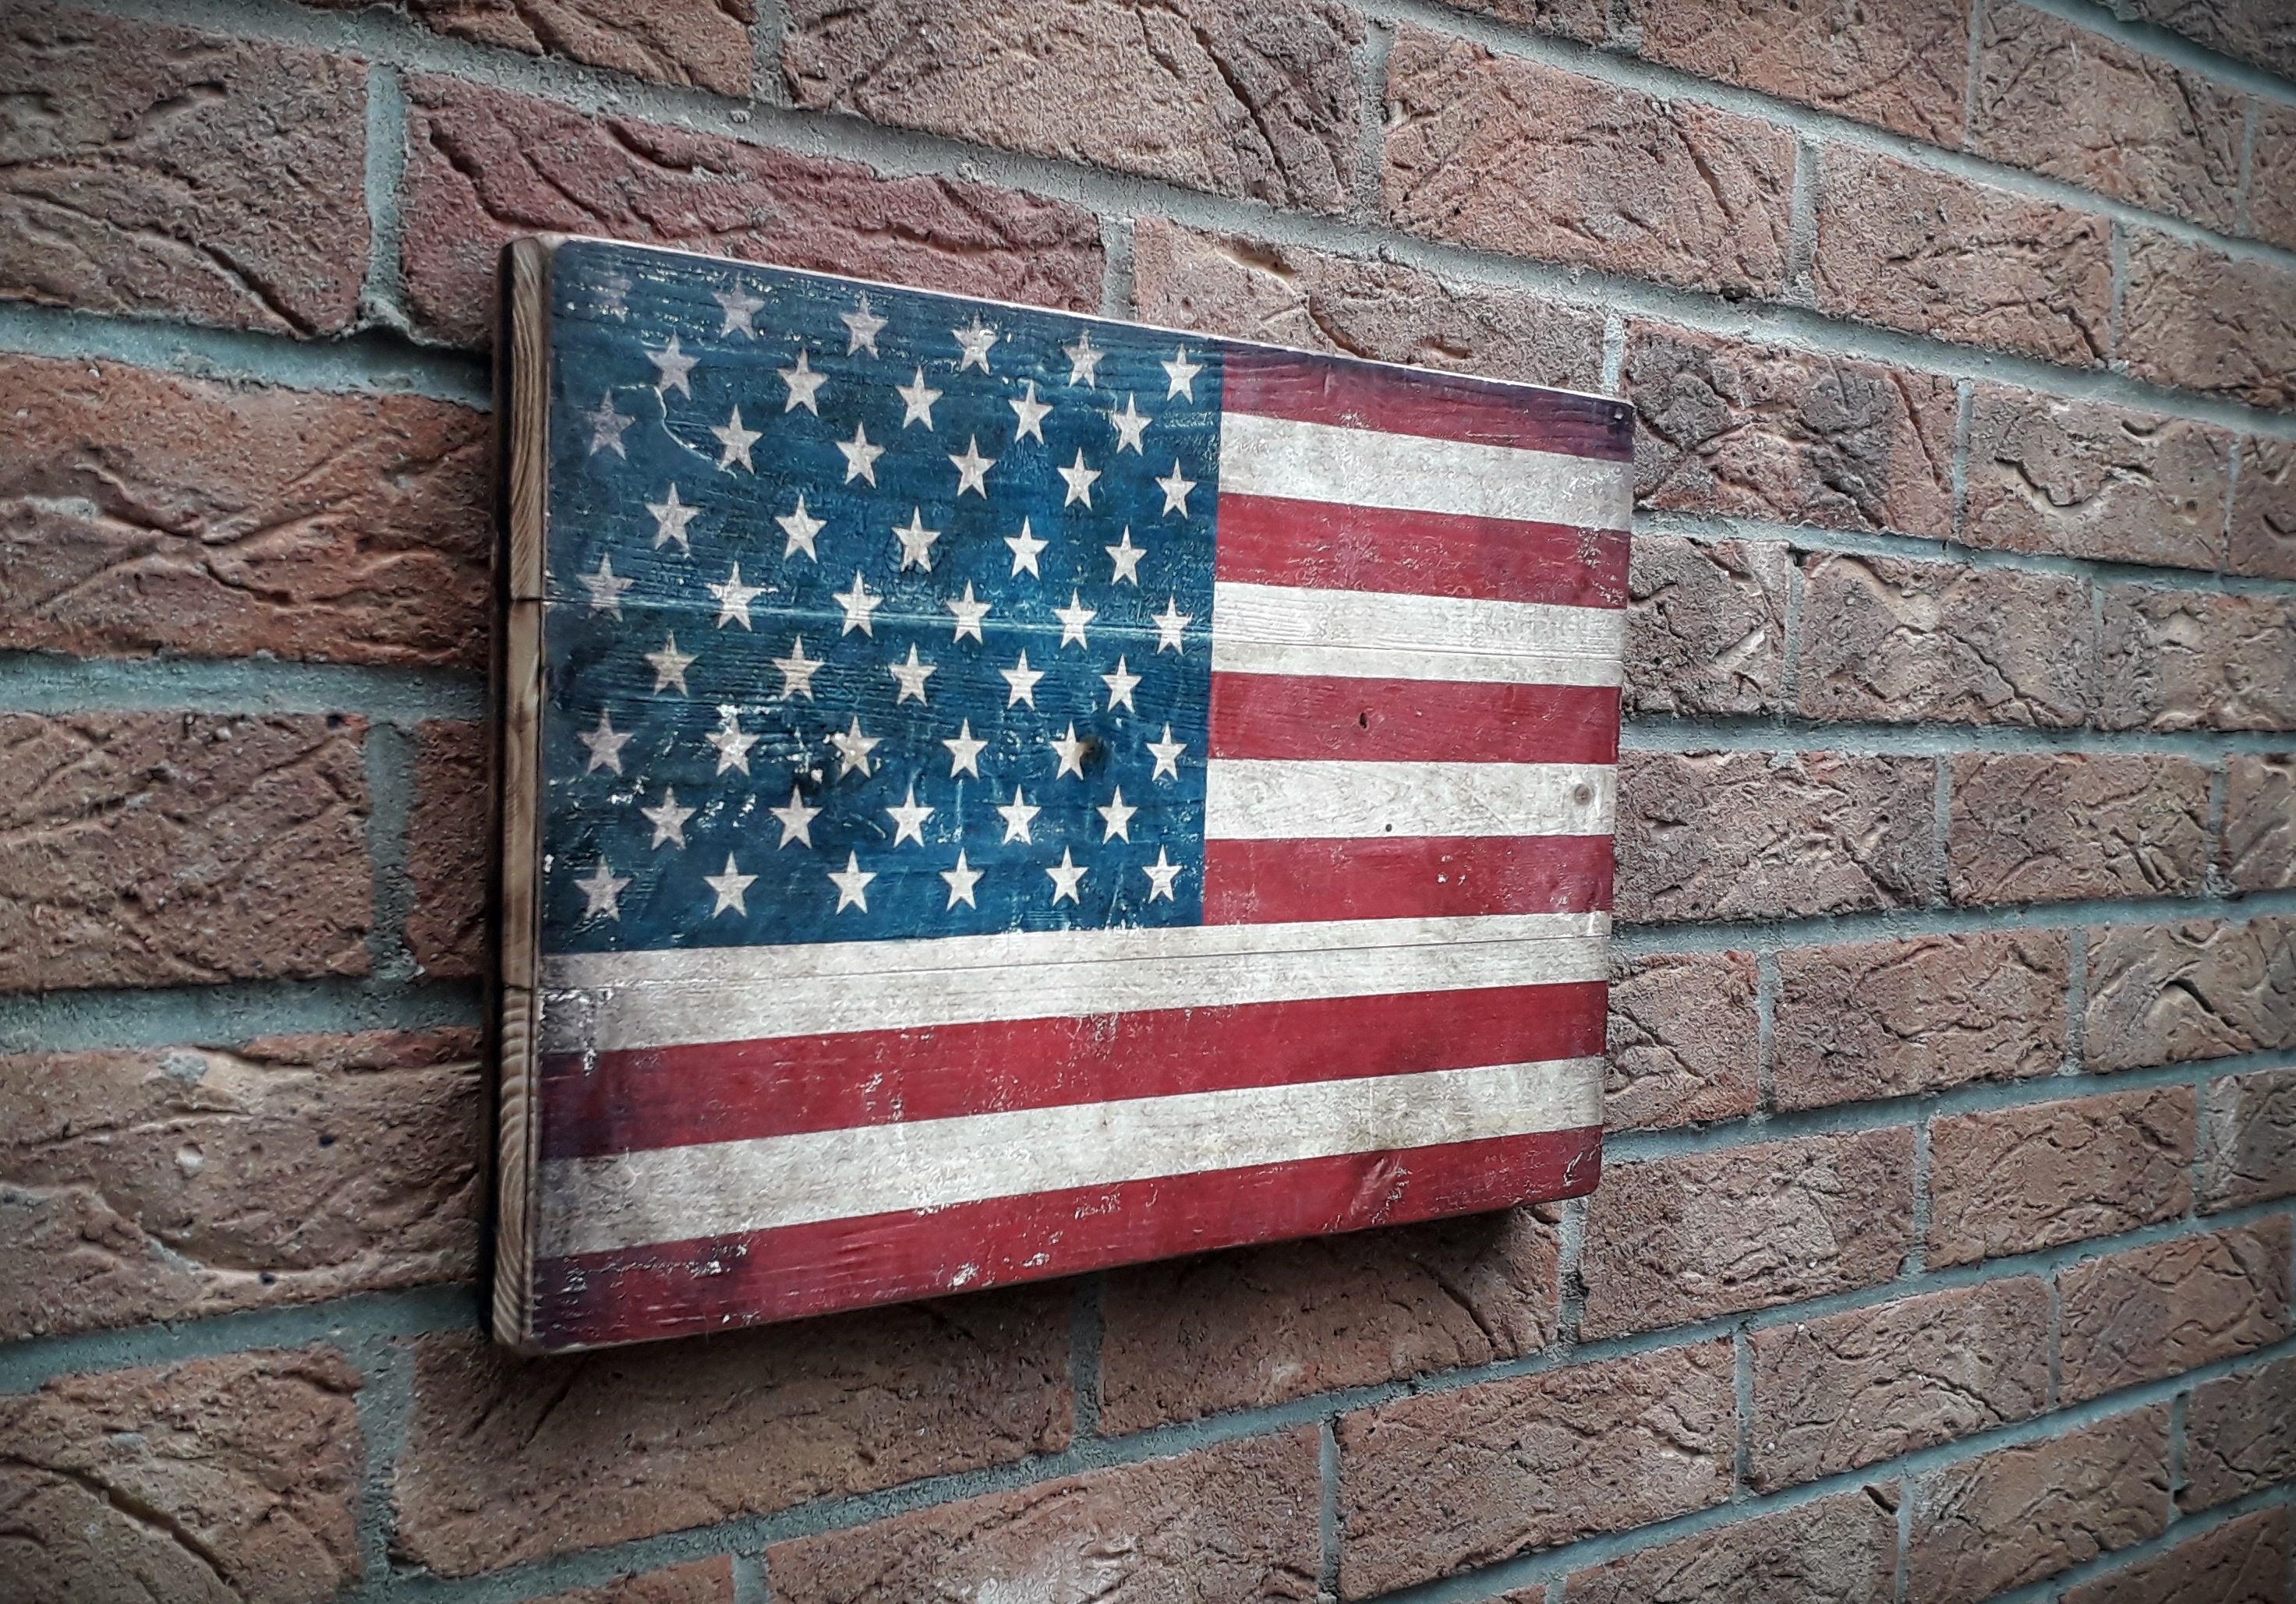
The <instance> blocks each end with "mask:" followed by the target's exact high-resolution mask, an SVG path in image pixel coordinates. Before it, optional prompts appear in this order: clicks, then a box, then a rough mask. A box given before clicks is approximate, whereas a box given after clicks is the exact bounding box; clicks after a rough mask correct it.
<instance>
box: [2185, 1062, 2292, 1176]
mask: <svg viewBox="0 0 2296 1604" xmlns="http://www.w3.org/2000/svg"><path fill="white" fill-rule="evenodd" d="M2292 1192H2296V1069H2260V1070H2259V1071H2258V1072H2257V1073H2255V1074H2254V1075H2228V1076H2225V1077H2224V1078H2223V1079H2222V1080H2214V1081H2210V1083H2209V1093H2208V1104H2207V1114H2206V1116H2205V1117H2203V1118H2202V1121H2201V1207H2202V1208H2209V1209H2217V1208H2237V1207H2240V1206H2241V1205H2243V1204H2244V1203H2261V1202H2263V1201H2265V1200H2266V1199H2271V1198H2284V1197H2286V1196H2288V1195H2289V1194H2290V1193H2292Z"/></svg>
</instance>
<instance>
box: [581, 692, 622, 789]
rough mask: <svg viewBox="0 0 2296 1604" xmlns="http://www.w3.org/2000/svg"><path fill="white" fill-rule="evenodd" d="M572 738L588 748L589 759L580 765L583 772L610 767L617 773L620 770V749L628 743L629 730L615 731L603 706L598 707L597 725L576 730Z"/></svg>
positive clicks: (593, 771)
mask: <svg viewBox="0 0 2296 1604" xmlns="http://www.w3.org/2000/svg"><path fill="white" fill-rule="evenodd" d="M574 738H575V739H576V740H577V741H580V742H581V743H582V744H583V745H584V746H586V747H588V748H589V749H590V761H589V762H588V763H586V764H585V765H583V766H582V772H583V773H586V774H589V773H596V772H597V771H598V770H600V769H611V770H613V772H614V773H618V774H619V773H621V772H622V749H623V748H624V747H626V746H627V745H628V744H629V743H630V736H629V732H628V731H627V730H625V731H623V732H621V733H619V734H617V733H615V732H614V726H613V723H612V721H611V720H610V719H608V718H607V716H606V710H605V709H604V708H599V709H598V727H597V728H596V729H594V730H578V731H576V732H575V737H574Z"/></svg>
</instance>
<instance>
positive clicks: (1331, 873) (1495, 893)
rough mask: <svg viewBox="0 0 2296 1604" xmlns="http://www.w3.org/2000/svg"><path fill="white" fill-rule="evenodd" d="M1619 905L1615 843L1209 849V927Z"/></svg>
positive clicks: (1379, 839)
mask: <svg viewBox="0 0 2296 1604" xmlns="http://www.w3.org/2000/svg"><path fill="white" fill-rule="evenodd" d="M1610 905H1611V838H1610V837H1609V836H1450V837H1408V838H1406V837H1400V836H1398V837H1392V838H1390V837H1385V836H1371V837H1364V838H1355V839H1314V840H1280V841H1207V842H1205V843H1204V922H1205V923H1206V924H1285V923H1289V922H1291V921H1294V920H1304V919H1438V918H1451V917H1457V916H1464V915H1469V914H1476V913H1586V912H1601V911H1603V910H1604V909H1607V908H1609V907H1610Z"/></svg>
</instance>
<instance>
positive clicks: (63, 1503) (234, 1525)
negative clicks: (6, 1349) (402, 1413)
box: [0, 1348, 360, 1604]
mask: <svg viewBox="0 0 2296 1604" xmlns="http://www.w3.org/2000/svg"><path fill="white" fill-rule="evenodd" d="M358 1384H359V1383H358V1377H357V1375H356V1374H355V1373H354V1372H353V1371H351V1369H350V1368H349V1366H348V1365H347V1364H345V1363H343V1360H342V1357H341V1355H340V1354H337V1353H335V1352H334V1351H333V1350H332V1349H331V1348H313V1349H310V1350H308V1351H307V1352H303V1353H287V1354H280V1353H249V1354H225V1355H224V1356H222V1357H220V1358H215V1359H197V1360H193V1361H192V1362H191V1363H187V1364H180V1365H176V1366H175V1367H174V1368H172V1369H167V1370H127V1371H111V1372H110V1373H109V1374H104V1375H94V1376H67V1377H64V1378H63V1379H60V1380H56V1381H52V1382H50V1383H49V1384H48V1385H47V1386H46V1387H42V1388H41V1389H40V1390H39V1391H38V1392H36V1393H30V1394H27V1395H21V1396H17V1397H6V1398H0V1442H5V1443H6V1444H8V1448H7V1453H6V1455H5V1456H4V1458H0V1508H4V1509H5V1510H7V1511H8V1518H7V1525H6V1529H5V1531H4V1533H0V1549H4V1551H5V1552H6V1555H7V1560H8V1582H7V1588H8V1592H9V1594H10V1596H11V1597H12V1598H17V1599H21V1600H27V1601H28V1604H80V1601H81V1600H101V1601H102V1604H109V1601H110V1600H168V1601H169V1604H173V1601H174V1600H217V1604H319V1601H320V1600H327V1599H332V1598H333V1597H335V1596H336V1594H337V1593H338V1592H342V1591H345V1590H346V1589H348V1587H349V1586H350V1585H351V1584H353V1583H355V1582H356V1581H357V1579H358V1575H359V1568H360V1567H359V1550H358V1532H357V1526H356V1524H355V1522H356V1519H357V1500H358V1490H359V1430H358V1421H357V1416H356V1414H355V1412H354V1409H353V1404H352V1394H353V1393H354V1392H355V1391H356V1390H357V1387H358Z"/></svg>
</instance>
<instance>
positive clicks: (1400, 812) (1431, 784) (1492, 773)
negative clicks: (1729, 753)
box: [1204, 757, 1617, 841]
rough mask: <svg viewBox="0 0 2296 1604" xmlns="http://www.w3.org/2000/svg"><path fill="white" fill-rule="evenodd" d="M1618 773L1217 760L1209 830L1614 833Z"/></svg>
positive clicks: (1207, 805) (1261, 834)
mask: <svg viewBox="0 0 2296 1604" xmlns="http://www.w3.org/2000/svg"><path fill="white" fill-rule="evenodd" d="M1616 773H1617V771H1616V770H1614V769H1612V768H1611V767H1610V766H1609V765H1607V764H1595V763H1353V762H1319V761H1305V760H1292V759H1289V758H1263V757H1215V758H1213V759H1212V760H1211V761H1210V763H1208V764H1206V765H1204V778H1205V785H1204V835H1205V837H1206V838H1207V839H1211V840H1220V841H1267V840H1296V839H1300V838H1303V837H1333V836H1349V837H1355V836H1398V837H1407V836H1554V835H1604V836H1606V835H1609V834H1610V833H1611V820H1612V817H1613V814H1614V812H1615V797H1616V791H1617V788H1616V785H1615V783H1614V779H1615V775H1616Z"/></svg>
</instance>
